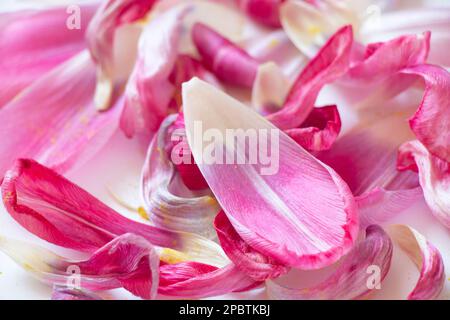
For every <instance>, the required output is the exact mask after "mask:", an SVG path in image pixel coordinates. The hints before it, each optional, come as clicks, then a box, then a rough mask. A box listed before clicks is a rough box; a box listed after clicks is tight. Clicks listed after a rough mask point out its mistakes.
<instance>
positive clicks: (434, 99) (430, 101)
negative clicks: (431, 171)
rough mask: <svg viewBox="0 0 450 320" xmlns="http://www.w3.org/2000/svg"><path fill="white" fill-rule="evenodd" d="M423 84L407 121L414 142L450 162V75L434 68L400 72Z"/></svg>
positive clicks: (427, 67) (422, 66) (425, 66)
mask: <svg viewBox="0 0 450 320" xmlns="http://www.w3.org/2000/svg"><path fill="white" fill-rule="evenodd" d="M402 73H405V74H413V75H418V76H420V77H422V78H423V80H424V81H425V93H424V96H423V100H422V102H421V103H420V106H419V109H418V110H417V112H416V114H415V115H414V116H413V117H412V118H411V119H410V120H409V124H410V126H411V129H412V130H413V131H414V133H415V134H416V136H417V139H418V140H419V141H420V142H422V144H423V145H425V147H426V148H427V149H428V150H429V151H430V153H431V154H433V155H435V156H437V157H439V158H441V159H442V160H445V161H447V162H450V130H449V128H450V113H449V112H448V108H449V107H450V74H449V73H448V71H446V70H445V69H442V68H440V67H437V66H433V65H419V66H415V67H411V68H408V69H405V70H403V71H402Z"/></svg>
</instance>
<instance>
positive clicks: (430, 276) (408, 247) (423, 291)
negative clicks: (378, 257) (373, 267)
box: [389, 225, 445, 300]
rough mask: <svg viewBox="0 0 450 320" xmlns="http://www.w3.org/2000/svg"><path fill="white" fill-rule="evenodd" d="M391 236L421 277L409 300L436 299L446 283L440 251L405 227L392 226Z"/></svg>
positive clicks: (418, 234) (411, 229)
mask: <svg viewBox="0 0 450 320" xmlns="http://www.w3.org/2000/svg"><path fill="white" fill-rule="evenodd" d="M389 231H390V232H389V234H390V235H391V236H392V238H393V239H394V240H395V241H396V243H398V245H399V246H400V248H401V249H402V250H404V251H405V252H406V253H407V254H408V256H409V257H410V258H411V260H412V261H413V262H414V264H415V265H416V266H417V268H418V269H419V270H420V276H419V279H418V281H417V283H416V286H415V287H414V289H413V291H412V292H411V293H410V294H409V295H408V300H429V299H436V298H437V297H438V296H439V294H440V292H441V290H442V288H443V286H444V282H445V270H444V262H443V260H442V256H441V254H440V253H439V251H438V250H437V249H436V248H435V247H434V246H433V244H431V243H430V242H429V241H428V240H427V239H426V238H425V237H424V236H423V235H421V234H420V233H419V232H417V231H416V230H414V229H413V228H411V227H408V226H404V225H395V226H391V227H390V230H389Z"/></svg>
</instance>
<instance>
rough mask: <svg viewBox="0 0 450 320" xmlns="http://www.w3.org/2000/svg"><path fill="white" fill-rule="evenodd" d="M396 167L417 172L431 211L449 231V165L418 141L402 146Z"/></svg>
mask: <svg viewBox="0 0 450 320" xmlns="http://www.w3.org/2000/svg"><path fill="white" fill-rule="evenodd" d="M398 167H399V169H401V170H406V169H412V170H414V171H419V181H420V185H421V186H422V189H423V194H424V196H425V200H426V201H427V204H428V206H429V207H430V209H431V211H432V212H433V213H434V215H435V216H436V218H438V219H439V220H440V221H441V222H442V223H443V224H444V226H446V227H447V228H449V229H450V197H449V194H450V164H449V163H448V162H446V161H444V160H442V159H440V158H438V157H436V156H433V155H432V154H430V153H429V151H428V150H427V149H426V148H425V146H424V145H423V144H421V143H420V142H419V141H411V142H407V143H405V144H403V145H402V146H401V147H400V150H399V156H398Z"/></svg>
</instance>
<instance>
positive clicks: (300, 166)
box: [183, 79, 358, 269]
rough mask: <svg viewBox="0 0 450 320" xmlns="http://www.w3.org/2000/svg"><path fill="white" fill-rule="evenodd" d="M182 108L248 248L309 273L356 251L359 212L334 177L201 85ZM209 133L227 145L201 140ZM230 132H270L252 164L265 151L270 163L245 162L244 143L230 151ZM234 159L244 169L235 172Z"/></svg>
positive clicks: (190, 89) (207, 171)
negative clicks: (212, 158)
mask: <svg viewBox="0 0 450 320" xmlns="http://www.w3.org/2000/svg"><path fill="white" fill-rule="evenodd" d="M183 108H184V115H185V122H186V132H187V137H188V142H189V145H190V147H191V150H192V153H193V155H194V158H195V159H196V162H197V163H198V165H199V168H200V171H201V172H202V174H203V176H204V177H205V180H206V181H207V182H208V185H209V186H210V188H211V190H212V192H213V193H214V195H215V196H216V199H217V200H218V202H219V204H220V206H221V207H222V208H223V210H224V211H225V213H226V214H227V216H228V219H230V222H231V223H232V225H233V227H234V228H235V230H236V232H237V233H238V234H239V235H240V236H241V237H242V239H243V240H244V241H245V242H246V243H247V244H249V245H250V246H251V247H253V248H254V249H255V250H258V251H260V252H261V253H262V254H265V255H267V256H269V257H271V258H274V259H277V260H279V261H281V262H282V263H285V264H286V265H288V266H296V267H299V268H304V269H314V268H319V267H323V266H326V265H329V264H331V263H333V262H334V261H336V260H338V259H339V258H340V257H341V256H342V255H344V254H345V253H346V252H347V251H348V250H349V249H350V247H351V246H352V244H353V241H354V240H355V236H356V233H357V229H358V225H357V215H356V207H355V203H354V199H353V196H352V194H351V193H350V191H349V189H348V187H347V185H346V184H345V183H344V182H343V181H342V180H341V178H340V177H339V176H338V175H337V174H336V173H335V172H334V171H333V170H332V169H330V168H329V167H327V166H324V165H323V164H322V163H321V162H319V161H317V160H316V159H315V158H314V157H313V156H311V155H310V154H309V153H308V152H307V151H305V150H304V149H303V148H301V147H300V146H299V145H298V144H296V143H295V141H293V140H292V139H290V138H289V137H288V136H287V135H285V134H284V133H282V132H280V130H278V129H277V128H276V127H275V126H273V125H272V124H271V123H270V122H268V121H267V120H265V119H264V118H262V117H261V116H260V115H258V114H257V113H256V112H254V111H253V110H251V109H250V108H248V107H246V106H245V105H243V104H241V103H239V102H238V101H236V100H234V99H233V98H231V97H229V96H227V95H226V94H225V93H223V92H221V91H219V90H218V89H216V88H214V87H213V86H211V85H209V84H207V83H205V82H202V81H201V80H198V79H193V80H191V81H189V82H187V83H185V84H184V85H183ZM196 121H199V122H200V123H201V125H202V128H200V130H199V128H198V127H197V126H198V125H199V122H196ZM194 127H197V128H196V129H195V132H194ZM210 129H212V131H214V132H215V133H216V134H217V135H220V136H221V137H222V139H218V138H217V137H215V136H214V137H213V140H214V141H211V140H209V141H210V143H209V144H208V141H204V140H203V139H202V136H201V135H203V134H204V133H205V132H208V131H209V130H210ZM226 129H235V130H236V129H241V130H243V131H244V132H245V131H247V130H250V132H252V130H255V132H259V134H261V132H265V133H266V134H267V135H266V137H265V139H263V140H264V141H259V142H256V149H257V150H248V156H249V157H250V156H251V155H252V152H253V155H254V156H257V155H258V153H259V154H260V155H261V153H264V151H262V147H261V145H262V144H264V143H266V144H270V148H271V158H270V161H269V162H270V163H269V164H268V165H266V166H265V165H263V164H262V162H260V163H258V161H256V163H255V164H251V163H249V162H251V161H242V160H243V159H246V157H247V156H246V153H245V151H246V150H245V149H247V147H245V145H246V143H245V142H244V143H238V146H239V148H234V145H233V144H234V141H230V142H232V144H229V145H228V146H227V145H225V138H224V137H225V136H226V133H225V131H226ZM212 131H211V133H212ZM256 134H258V133H256ZM269 134H270V135H271V136H272V137H271V138H269V137H268V135H269ZM275 137H276V138H275ZM250 139H251V138H250ZM278 139H279V141H278ZM267 140H269V141H267ZM258 144H259V149H258ZM243 145H244V146H243ZM205 146H206V147H208V146H209V147H210V148H211V146H214V149H215V150H223V151H224V153H223V155H224V156H225V155H226V154H227V153H228V155H227V158H228V159H231V160H233V161H231V163H226V162H225V161H224V159H220V156H216V157H219V159H218V160H217V161H222V162H219V163H216V164H213V163H211V162H209V160H207V159H206V158H205V160H206V161H207V162H204V161H203V156H204V152H203V150H204V148H205ZM232 147H233V149H234V150H232V149H231V148H232ZM242 147H244V150H243V148H242ZM254 149H255V148H254ZM266 151H267V150H266ZM216 152H218V151H216ZM205 155H206V154H205ZM206 156H208V155H206ZM222 158H223V157H222ZM236 159H237V161H239V162H238V163H242V162H244V164H239V165H236V163H235V162H236ZM260 160H261V159H260ZM269 165H270V167H269ZM230 191H234V192H230ZM299 194H302V197H301V198H299V197H298V195H299ZM267 221H270V223H269V224H268V223H267Z"/></svg>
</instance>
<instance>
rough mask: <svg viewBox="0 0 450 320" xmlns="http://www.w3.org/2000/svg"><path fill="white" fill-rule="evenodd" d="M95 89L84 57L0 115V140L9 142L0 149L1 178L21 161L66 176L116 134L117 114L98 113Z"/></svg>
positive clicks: (61, 68)
mask: <svg viewBox="0 0 450 320" xmlns="http://www.w3.org/2000/svg"><path fill="white" fill-rule="evenodd" d="M94 88H95V68H94V66H93V64H92V62H91V60H90V58H89V55H88V53H87V52H86V51H84V52H82V53H80V54H78V55H77V56H75V57H73V58H72V59H70V60H69V61H67V62H65V63H64V64H62V65H60V66H59V67H57V68H56V69H54V70H52V71H51V72H49V73H47V74H46V75H45V76H44V77H42V78H40V79H39V81H36V82H34V83H33V84H32V85H31V86H29V87H28V88H27V89H25V90H24V91H22V93H21V94H20V96H18V97H17V98H16V99H14V100H12V101H10V102H9V103H8V104H7V105H6V106H5V107H4V108H3V109H2V110H0V118H1V119H2V121H3V125H2V126H1V128H0V134H1V135H2V136H3V137H8V138H7V139H3V141H2V143H1V144H0V175H1V176H3V175H4V173H5V171H6V170H7V169H8V168H9V167H10V166H11V165H12V163H13V161H14V160H15V159H17V158H20V157H29V158H33V159H36V160H37V161H40V162H41V163H43V164H45V165H47V166H49V167H51V168H54V169H56V170H57V171H59V172H65V171H67V170H69V169H71V168H72V167H74V166H75V165H80V164H82V163H83V162H84V161H86V160H88V159H89V158H90V157H92V156H93V155H94V154H95V153H96V152H98V151H99V150H100V149H101V147H102V146H104V145H105V144H106V142H108V141H109V139H110V138H111V136H112V135H113V134H114V132H116V130H117V124H116V123H117V120H118V117H119V112H120V109H119V108H118V106H117V105H116V106H114V107H113V108H111V110H108V111H107V112H103V113H99V112H97V111H96V110H95V108H94V106H93V103H92V97H93V93H94ZM120 101H121V100H120V99H119V100H118V101H117V103H116V104H120Z"/></svg>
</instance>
